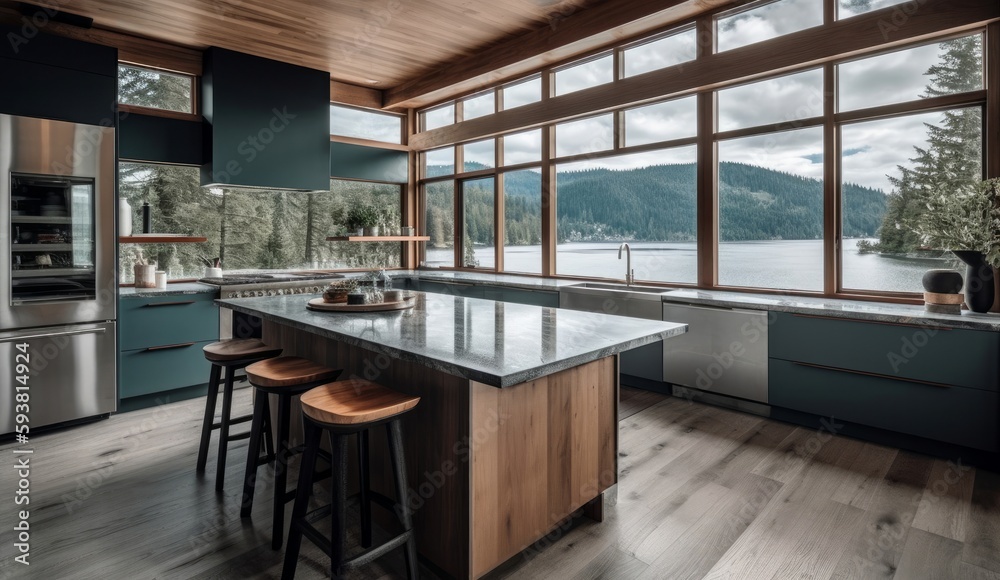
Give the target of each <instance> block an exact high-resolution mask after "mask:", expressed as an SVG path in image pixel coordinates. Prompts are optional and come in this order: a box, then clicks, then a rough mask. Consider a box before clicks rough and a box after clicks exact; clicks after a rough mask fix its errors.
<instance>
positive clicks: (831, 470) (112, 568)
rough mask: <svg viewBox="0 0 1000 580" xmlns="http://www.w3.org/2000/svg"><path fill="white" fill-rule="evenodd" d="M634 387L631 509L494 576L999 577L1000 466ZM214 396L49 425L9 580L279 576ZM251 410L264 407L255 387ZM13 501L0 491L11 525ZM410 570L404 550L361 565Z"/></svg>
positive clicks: (561, 532)
mask: <svg viewBox="0 0 1000 580" xmlns="http://www.w3.org/2000/svg"><path fill="white" fill-rule="evenodd" d="M622 398H623V402H622V404H621V405H620V409H621V410H623V412H622V417H621V420H620V424H619V442H620V449H619V453H620V457H619V459H620V471H621V474H620V481H619V489H618V497H619V502H618V505H617V506H616V507H614V508H612V509H610V510H609V512H608V513H607V518H606V520H605V521H604V522H603V523H597V522H593V521H590V520H587V519H584V518H576V519H573V520H569V521H568V522H566V525H565V526H562V527H560V528H558V529H556V530H553V532H552V533H550V534H549V535H548V536H546V537H545V538H543V539H542V540H541V541H539V542H537V543H536V544H535V545H534V546H532V547H531V548H529V549H528V550H526V551H525V552H523V553H521V554H519V555H517V556H515V557H514V558H512V559H511V560H509V561H508V562H506V563H505V564H503V565H502V566H501V567H500V568H498V569H497V570H495V571H493V572H491V573H490V574H488V575H487V576H486V578H487V579H488V580H499V579H508V578H509V579H516V580H522V579H536V578H537V579H580V580H593V579H597V578H608V579H611V578H621V579H628V580H632V579H642V580H661V579H671V580H674V579H679V580H683V579H692V580H694V579H700V578H733V579H737V578H738V579H740V580H742V579H750V578H776V579H778V578H780V579H782V580H784V579H785V578H816V579H826V578H831V579H836V580H846V579H858V578H880V579H899V580H908V579H910V578H962V579H966V578H968V579H972V580H1000V474H997V473H995V472H991V471H986V470H983V469H974V468H969V469H967V470H963V471H961V472H960V473H961V477H959V478H957V479H956V477H955V473H953V472H949V464H948V462H947V461H942V460H937V459H933V458H929V457H925V456H921V455H917V454H914V453H909V452H903V451H899V450H897V449H894V448H887V447H883V446H877V445H873V444H869V443H864V442H861V441H857V440H853V439H848V438H844V437H837V436H830V435H829V434H827V433H825V432H817V431H811V430H809V429H805V428H801V427H795V426H792V425H788V424H784V423H779V422H776V421H771V420H768V419H762V418H760V417H755V416H750V415H746V414H743V413H739V412H736V411H731V410H728V409H721V408H716V407H710V406H707V405H704V404H700V403H694V402H691V401H687V400H684V399H679V398H672V397H664V396H662V395H658V394H655V393H648V392H641V391H635V390H634V389H627V388H624V389H622ZM203 404H204V400H203V399H202V400H192V401H183V402H179V403H169V402H164V404H163V405H161V406H159V407H157V408H155V409H147V410H143V411H136V412H132V413H127V414H122V415H117V416H114V417H112V418H111V419H109V420H107V421H101V422H98V423H93V424H89V425H84V426H79V427H76V428H72V429H68V430H63V431H59V432H55V433H50V434H45V435H41V434H40V435H38V436H37V437H35V438H33V439H32V443H33V444H34V447H35V455H34V456H33V463H32V468H33V469H32V504H31V505H32V508H33V509H32V519H31V523H32V538H33V545H32V566H31V567H30V572H31V573H30V574H26V571H23V570H20V569H17V568H12V567H11V566H7V562H4V563H3V564H4V565H3V566H0V580H7V578H31V579H35V578H39V579H45V580H48V579H49V578H112V579H117V578H128V579H130V580H132V579H147V578H149V579H152V578H185V579H186V578H209V579H215V580H231V579H232V580H235V579H243V578H260V579H275V580H276V579H278V578H279V577H280V573H281V561H282V552H281V551H273V550H271V549H270V547H269V540H270V519H269V513H270V508H271V503H270V497H269V495H270V494H269V493H266V492H265V493H260V494H259V495H258V496H257V498H256V500H255V503H254V510H253V518H251V519H247V520H244V519H241V518H240V517H239V503H240V500H241V498H240V497H239V495H240V489H239V483H238V482H239V481H240V479H241V477H242V469H243V458H244V457H245V453H246V443H245V442H240V443H237V444H234V445H233V446H232V448H231V450H230V461H229V465H228V468H227V485H226V491H225V493H223V494H221V495H217V494H216V493H215V491H214V489H213V482H214V461H213V462H210V466H209V469H208V473H207V474H206V475H205V476H204V477H198V476H196V475H195V473H194V463H195V455H196V453H197V441H198V434H199V429H200V421H201V412H202V405H203ZM234 408H235V409H236V410H235V412H236V413H244V412H246V411H247V410H249V408H250V392H249V391H248V390H238V391H237V393H236V400H235V405H234ZM11 447H12V445H4V446H0V453H6V454H7V455H8V456H9V455H10V448H11ZM211 453H213V454H214V453H215V446H214V444H213V446H212V448H211ZM951 469H952V471H954V467H952V468H951ZM9 473H10V471H6V472H4V476H3V477H4V478H7V477H8V474H9ZM294 474H295V466H294V465H293V467H292V475H293V477H294ZM2 481H3V483H4V484H5V485H6V483H7V481H8V480H7V479H3V480H2ZM269 481H270V480H269V479H268V477H267V475H266V474H264V473H262V485H264V486H265V487H266V486H267V484H268V483H269ZM941 482H944V484H942V483H941ZM949 482H952V483H949ZM317 491H318V492H319V493H322V492H323V489H322V487H320V488H318V489H317ZM13 507H14V506H13V502H3V504H2V505H0V518H2V519H3V521H13V518H14V514H13ZM289 515H290V514H289ZM350 519H352V520H354V519H356V517H355V516H353V515H352V516H351V518H350ZM0 537H2V538H9V537H10V536H9V532H6V533H4V532H0ZM355 540H356V538H354V536H353V535H352V536H351V539H350V543H356V542H355ZM7 545H9V543H8V544H7ZM4 554H7V552H4ZM328 565H329V563H328V560H327V558H326V556H325V555H324V554H322V553H321V552H320V551H319V550H318V549H317V548H315V546H312V545H311V544H310V543H308V542H307V543H305V544H303V552H302V557H301V559H300V565H299V569H298V574H297V576H296V577H297V578H300V579H305V580H310V579H312V578H326V577H328V570H327V567H328ZM402 571H403V561H402V557H401V555H400V554H398V553H394V554H391V555H389V556H387V557H385V558H382V559H379V560H378V561H376V562H374V563H373V564H371V565H370V566H368V567H365V568H363V569H361V570H358V571H354V572H352V573H351V574H350V576H349V577H350V578H351V579H353V580H362V579H363V580H370V579H376V578H379V579H382V578H385V579H389V578H401V577H403V576H402ZM424 577H425V578H433V576H432V575H431V574H429V572H427V571H426V570H425V574H424Z"/></svg>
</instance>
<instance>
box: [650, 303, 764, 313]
mask: <svg viewBox="0 0 1000 580" xmlns="http://www.w3.org/2000/svg"><path fill="white" fill-rule="evenodd" d="M663 304H664V306H679V307H682V308H693V309H695V310H709V311H713V312H742V313H744V314H754V315H759V316H767V312H768V311H767V310H753V309H750V308H734V307H732V306H714V305H704V304H690V303H687V302H669V301H664V302H663Z"/></svg>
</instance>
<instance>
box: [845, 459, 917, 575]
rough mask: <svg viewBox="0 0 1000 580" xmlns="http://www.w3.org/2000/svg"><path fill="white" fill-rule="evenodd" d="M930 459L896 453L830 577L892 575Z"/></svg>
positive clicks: (900, 554) (901, 550) (897, 565)
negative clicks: (860, 526) (857, 530)
mask: <svg viewBox="0 0 1000 580" xmlns="http://www.w3.org/2000/svg"><path fill="white" fill-rule="evenodd" d="M932 464H933V460H932V459H931V458H929V457H924V456H920V455H916V454H913V453H908V452H899V453H898V454H897V455H896V458H895V459H894V460H893V462H892V464H891V465H890V466H889V469H888V470H887V471H886V474H885V476H884V478H883V479H882V480H881V481H879V482H878V486H877V489H876V491H875V495H874V497H873V498H872V500H871V502H870V504H869V506H868V509H867V510H866V512H865V521H864V522H863V525H862V530H861V532H860V533H858V534H856V535H855V537H854V538H853V541H852V543H851V545H850V546H848V547H847V549H846V550H845V551H844V553H843V555H842V556H841V559H840V561H839V562H838V563H837V566H836V568H835V569H834V572H833V574H832V575H831V576H830V578H831V580H855V579H860V578H880V579H887V578H893V577H894V576H895V575H896V569H897V568H898V567H899V562H900V559H901V558H902V553H903V546H904V545H905V543H906V539H907V535H908V534H909V531H910V524H912V523H913V518H914V516H915V514H916V512H917V506H918V505H919V503H920V498H921V496H922V490H923V489H924V487H925V486H926V484H927V480H928V478H929V477H930V471H931V466H932Z"/></svg>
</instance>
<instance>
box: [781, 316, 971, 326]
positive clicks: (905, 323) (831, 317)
mask: <svg viewBox="0 0 1000 580" xmlns="http://www.w3.org/2000/svg"><path fill="white" fill-rule="evenodd" d="M792 316H796V317H798V318H817V319H819V320H847V321H848V322H861V323H863V324H881V325H884V326H903V327H905V328H917V329H920V330H926V329H928V328H932V329H934V330H955V329H954V328H951V327H949V326H938V325H936V324H912V323H907V322H882V321H877V320H856V319H853V318H843V317H840V316H819V315H817V314H797V313H793V314H792Z"/></svg>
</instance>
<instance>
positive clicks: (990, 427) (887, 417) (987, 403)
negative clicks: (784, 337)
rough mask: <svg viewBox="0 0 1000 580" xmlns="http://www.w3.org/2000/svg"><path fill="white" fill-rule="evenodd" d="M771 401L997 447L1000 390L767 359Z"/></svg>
mask: <svg viewBox="0 0 1000 580" xmlns="http://www.w3.org/2000/svg"><path fill="white" fill-rule="evenodd" d="M768 371H769V374H770V381H769V393H768V394H769V397H768V398H769V402H770V404H771V405H773V406H776V407H785V408H787V409H792V410H795V411H803V412H806V413H813V414H815V415H820V416H823V417H833V418H834V419H838V420H844V421H851V422H853V423H859V424H862V425H869V426H871V427H879V428H882V429H888V430H891V431H898V432H900V433H907V434H910V435H917V436H920V437H926V438H928V439H934V440H936V441H945V442H948V443H955V444H957V445H964V446H966V447H973V448H976V449H985V450H987V451H996V450H997V448H998V446H997V420H998V405H1000V395H998V394H997V393H996V392H991V391H984V390H977V389H965V388H959V387H950V388H949V387H939V386H933V385H927V384H921V383H915V382H907V381H903V380H896V379H892V378H883V377H877V376H871V375H863V374H857V373H854V372H849V371H841V370H834V369H827V368H818V367H815V366H809V365H807V364H802V363H793V362H789V361H784V360H778V359H773V358H772V359H771V360H770V365H769V369H768Z"/></svg>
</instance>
